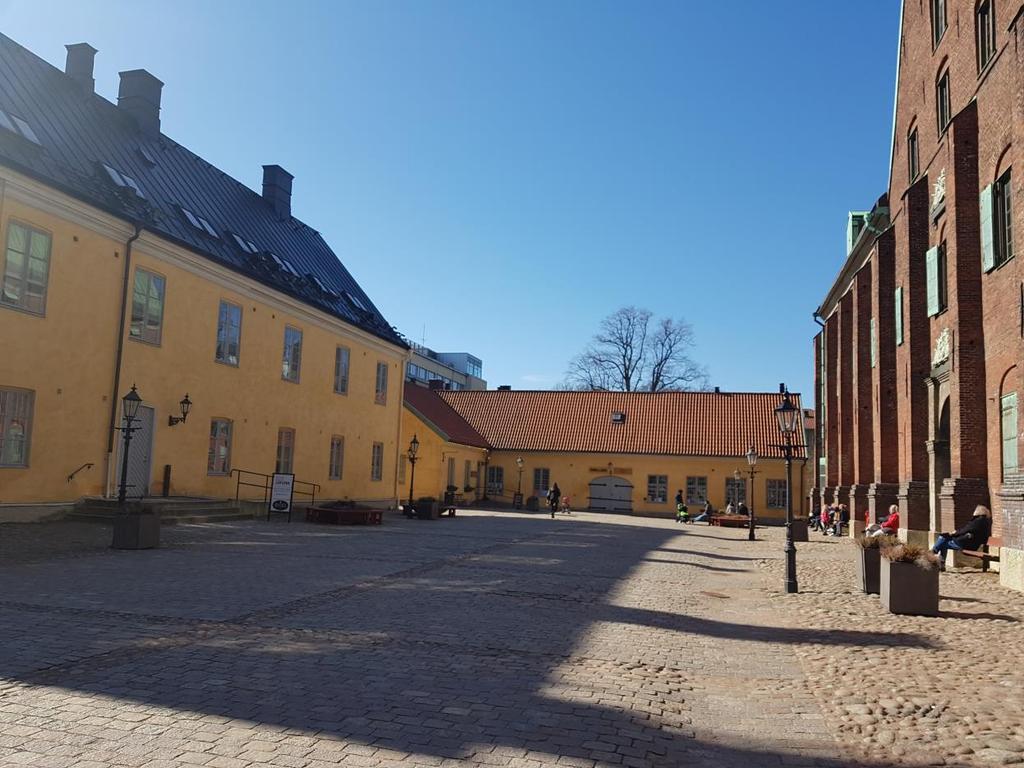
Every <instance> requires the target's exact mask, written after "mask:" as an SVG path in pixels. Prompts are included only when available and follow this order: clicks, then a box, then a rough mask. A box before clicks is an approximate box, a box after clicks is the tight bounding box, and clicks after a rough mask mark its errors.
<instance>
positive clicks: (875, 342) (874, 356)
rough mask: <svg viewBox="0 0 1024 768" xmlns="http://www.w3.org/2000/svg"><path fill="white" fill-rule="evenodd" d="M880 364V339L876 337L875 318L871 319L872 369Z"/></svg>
mask: <svg viewBox="0 0 1024 768" xmlns="http://www.w3.org/2000/svg"><path fill="white" fill-rule="evenodd" d="M877 364H878V337H877V336H876V335H875V318H873V317H872V318H871V367H872V368H874V367H875V366H876V365H877Z"/></svg>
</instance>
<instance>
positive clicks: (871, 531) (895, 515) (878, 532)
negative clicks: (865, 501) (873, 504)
mask: <svg viewBox="0 0 1024 768" xmlns="http://www.w3.org/2000/svg"><path fill="white" fill-rule="evenodd" d="M899 530H900V508H899V507H897V506H896V505H895V504H893V505H892V506H890V507H889V516H888V517H887V518H885V520H883V521H882V522H881V523H875V524H874V525H869V526H868V527H867V528H866V529H865V531H864V535H865V536H895V535H896V534H898V533H899Z"/></svg>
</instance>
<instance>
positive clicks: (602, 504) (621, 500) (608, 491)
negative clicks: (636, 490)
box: [589, 475, 633, 512]
mask: <svg viewBox="0 0 1024 768" xmlns="http://www.w3.org/2000/svg"><path fill="white" fill-rule="evenodd" d="M589 506H590V509H592V510H595V511H598V512H632V511H633V484H632V483H631V482H629V480H626V479H625V478H623V477H615V476H614V475H604V476H602V477H596V478H594V479H593V480H591V481H590V504H589Z"/></svg>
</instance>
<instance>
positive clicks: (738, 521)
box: [711, 515, 750, 528]
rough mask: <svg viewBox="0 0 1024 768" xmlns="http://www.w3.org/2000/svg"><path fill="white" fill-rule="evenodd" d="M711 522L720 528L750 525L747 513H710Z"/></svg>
mask: <svg viewBox="0 0 1024 768" xmlns="http://www.w3.org/2000/svg"><path fill="white" fill-rule="evenodd" d="M711 524H712V525H718V526H721V527H722V528H746V527H747V526H748V525H750V518H749V517H748V516H747V515H712V516H711Z"/></svg>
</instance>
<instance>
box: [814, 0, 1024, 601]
mask: <svg viewBox="0 0 1024 768" xmlns="http://www.w3.org/2000/svg"><path fill="white" fill-rule="evenodd" d="M889 168H890V172H889V189H888V191H887V193H886V194H884V195H882V196H881V197H880V198H879V200H878V201H877V202H876V203H875V205H874V207H873V208H872V210H871V211H870V212H868V213H864V214H851V215H850V216H851V218H850V227H849V231H848V238H847V241H848V254H847V259H846V262H845V263H844V265H843V267H842V269H841V271H840V273H839V276H838V278H837V279H836V281H835V283H834V284H833V285H832V287H831V288H830V290H829V291H828V293H827V295H826V297H825V300H824V301H823V302H822V304H821V306H820V307H819V308H818V311H817V317H818V319H819V322H820V323H821V324H822V330H821V332H820V333H819V334H818V335H817V336H816V337H815V340H814V356H815V384H816V390H817V391H816V394H817V398H816V401H817V402H816V411H817V412H816V417H817V419H816V423H817V425H818V429H817V433H816V439H815V443H816V446H815V447H816V451H817V457H818V469H819V472H818V478H817V482H816V487H815V488H814V490H813V493H812V500H813V501H814V502H816V503H819V504H820V503H821V502H822V501H831V500H833V499H838V500H839V501H841V502H848V503H849V504H850V505H851V508H852V509H853V510H854V512H855V513H856V515H857V517H858V519H859V520H861V521H863V519H864V516H863V513H864V512H865V511H868V512H869V513H870V516H871V519H872V520H873V519H875V516H876V515H877V514H879V513H880V512H882V511H883V510H884V509H885V508H886V507H887V506H888V505H889V504H891V503H897V504H899V507H900V513H901V518H900V520H901V524H902V526H903V530H902V531H901V534H902V535H903V536H904V537H905V538H907V539H908V540H917V541H920V542H922V543H925V542H929V541H931V540H932V539H933V538H934V536H935V534H936V533H937V532H939V531H945V530H951V529H953V528H955V527H958V526H959V525H961V524H962V523H963V522H965V521H966V520H967V518H969V517H970V515H971V513H972V511H973V510H974V507H975V505H977V504H986V505H989V506H991V508H992V510H993V518H994V535H997V536H1001V537H1002V539H1003V542H1004V547H1003V551H1002V553H1001V563H1000V568H1001V579H1002V581H1003V583H1005V584H1008V585H1010V586H1015V587H1017V588H1021V589H1024V477H1022V475H1021V465H1020V462H1019V460H1018V456H1019V454H1020V451H1019V444H1020V429H1021V424H1020V421H1019V419H1018V402H1019V399H1020V398H1021V397H1024V392H1022V390H1021V387H1022V384H1024V378H1022V377H1021V370H1020V366H1021V362H1022V361H1021V353H1022V351H1024V282H1022V281H1024V269H1022V259H1021V257H1022V256H1024V253H1022V251H1024V239H1022V233H1024V3H1022V2H1021V1H1020V0H919V1H915V2H906V1H905V2H904V3H903V8H902V12H901V28H900V40H899V66H898V74H897V84H896V103H895V109H894V117H893V132H892V151H891V157H890V165H889ZM1015 256H1016V258H1015Z"/></svg>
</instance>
